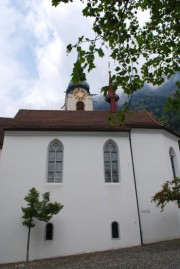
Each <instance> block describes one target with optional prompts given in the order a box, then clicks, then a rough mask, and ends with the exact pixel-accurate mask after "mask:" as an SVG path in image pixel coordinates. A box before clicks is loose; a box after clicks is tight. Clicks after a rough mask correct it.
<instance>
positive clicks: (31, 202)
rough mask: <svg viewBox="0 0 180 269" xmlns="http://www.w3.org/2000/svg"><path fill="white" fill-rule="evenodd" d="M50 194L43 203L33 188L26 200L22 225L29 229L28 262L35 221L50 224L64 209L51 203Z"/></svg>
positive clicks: (43, 199) (44, 197)
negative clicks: (53, 217)
mask: <svg viewBox="0 0 180 269" xmlns="http://www.w3.org/2000/svg"><path fill="white" fill-rule="evenodd" d="M49 196H50V193H49V192H45V193H44V194H43V198H42V201H40V200H39V192H38V191H37V190H36V189H35V188H32V189H30V190H29V193H28V194H27V196H25V198H24V200H25V201H26V202H27V206H26V207H22V211H23V216H22V218H23V219H24V220H23V222H22V224H23V225H25V226H27V227H28V239H27V252H26V261H27V262H28V261H29V243H30V233H31V228H33V227H34V226H35V223H34V219H38V220H40V221H45V222H48V221H49V220H50V219H51V218H52V216H53V215H56V214H58V213H59V211H60V210H61V209H62V208H63V205H61V204H60V203H57V202H54V203H52V202H50V198H49Z"/></svg>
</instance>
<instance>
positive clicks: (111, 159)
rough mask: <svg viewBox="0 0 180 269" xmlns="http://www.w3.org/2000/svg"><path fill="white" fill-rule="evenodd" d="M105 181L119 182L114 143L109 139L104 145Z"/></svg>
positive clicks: (116, 153)
mask: <svg viewBox="0 0 180 269" xmlns="http://www.w3.org/2000/svg"><path fill="white" fill-rule="evenodd" d="M104 169H105V182H107V183H108V182H119V175H118V152H117V147H116V145H115V144H114V143H113V142H112V141H109V142H107V143H106V144H105V146H104Z"/></svg>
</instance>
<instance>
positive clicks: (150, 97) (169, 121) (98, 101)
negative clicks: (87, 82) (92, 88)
mask: <svg viewBox="0 0 180 269" xmlns="http://www.w3.org/2000/svg"><path fill="white" fill-rule="evenodd" d="M178 80H179V81H180V73H178V74H176V75H175V76H173V77H172V78H171V79H170V80H168V81H166V82H165V83H164V84H163V85H161V86H160V87H156V88H153V87H151V86H149V85H145V86H144V87H143V88H142V89H140V90H139V91H137V92H136V93H135V94H134V95H133V96H132V98H131V100H130V109H131V110H147V111H149V112H151V113H152V114H153V115H154V116H155V117H156V118H157V119H159V120H160V121H161V122H162V123H163V124H164V125H166V126H167V127H169V128H171V129H172V130H174V131H176V132H178V133H180V111H166V110H165V109H164V105H165V102H166V99H167V98H168V97H169V96H171V95H172V94H173V93H174V92H175V91H176V90H177V86H176V81H178ZM125 101H128V97H127V96H125V95H124V94H120V100H119V101H118V103H117V107H118V109H122V107H123V103H124V102H125ZM108 109H109V104H108V103H106V102H105V101H104V98H103V97H102V96H96V97H95V98H94V110H108Z"/></svg>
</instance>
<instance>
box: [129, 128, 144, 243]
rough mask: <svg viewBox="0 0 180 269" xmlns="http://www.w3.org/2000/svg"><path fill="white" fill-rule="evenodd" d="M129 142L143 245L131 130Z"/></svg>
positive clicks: (140, 228) (141, 237) (140, 229)
mask: <svg viewBox="0 0 180 269" xmlns="http://www.w3.org/2000/svg"><path fill="white" fill-rule="evenodd" d="M129 144H130V151H131V160H132V167H133V177H134V188H135V194H136V203H137V211H138V220H139V232H140V239H141V245H144V243H143V235H142V226H141V217H140V210H139V201H138V193H137V184H136V174H135V167H134V158H133V150H132V142H131V130H130V131H129Z"/></svg>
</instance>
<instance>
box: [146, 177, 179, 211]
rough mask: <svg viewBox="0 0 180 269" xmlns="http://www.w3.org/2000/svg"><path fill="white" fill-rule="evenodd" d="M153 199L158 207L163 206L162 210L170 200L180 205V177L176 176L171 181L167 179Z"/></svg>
mask: <svg viewBox="0 0 180 269" xmlns="http://www.w3.org/2000/svg"><path fill="white" fill-rule="evenodd" d="M151 201H152V202H154V203H155V204H156V206H157V207H161V211H163V210H164V207H165V205H166V204H167V203H169V202H175V203H176V204H177V205H178V207H180V178H178V177H176V178H174V179H173V180H171V181H166V182H165V183H164V184H163V185H162V189H161V191H159V192H157V193H156V194H155V195H154V196H153V197H152V200H151Z"/></svg>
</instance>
